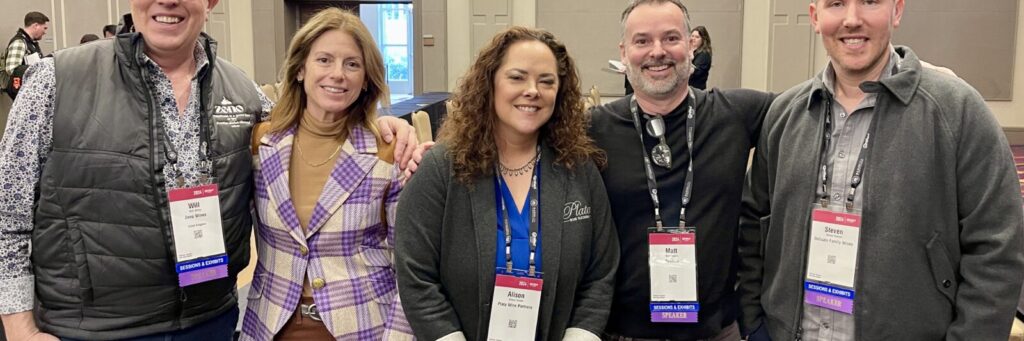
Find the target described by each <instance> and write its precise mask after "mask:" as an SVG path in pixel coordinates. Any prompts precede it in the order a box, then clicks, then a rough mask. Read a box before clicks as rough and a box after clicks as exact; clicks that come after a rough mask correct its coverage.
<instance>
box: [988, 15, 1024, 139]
mask: <svg viewBox="0 0 1024 341" xmlns="http://www.w3.org/2000/svg"><path fill="white" fill-rule="evenodd" d="M1021 21H1024V6H1018V7H1017V52H1016V60H1015V61H1014V63H1013V66H1014V67H1013V69H1014V70H1013V100H1012V101H1003V102H992V101H990V102H988V106H989V108H992V112H994V113H995V114H996V118H997V119H999V123H1000V124H1002V125H1003V127H1008V128H1009V127H1012V128H1024V24H1022V23H1021Z"/></svg>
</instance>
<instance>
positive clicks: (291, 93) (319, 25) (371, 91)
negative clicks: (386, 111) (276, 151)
mask: <svg viewBox="0 0 1024 341" xmlns="http://www.w3.org/2000/svg"><path fill="white" fill-rule="evenodd" d="M331 30H341V31H342V32H345V33H347V34H348V35H350V36H352V39H354V40H355V41H356V44H357V45H358V46H359V49H360V50H362V53H363V65H364V67H365V72H366V77H365V79H366V84H365V86H366V90H362V92H360V93H359V97H358V98H357V99H356V101H355V102H353V103H352V105H351V106H350V107H349V108H348V113H347V114H346V115H345V118H344V120H345V127H346V130H349V129H352V128H353V127H355V126H356V125H358V124H363V125H364V126H366V127H367V128H369V129H371V130H373V131H376V127H375V125H374V120H375V119H376V118H377V103H379V102H380V100H381V99H382V98H387V97H388V85H387V81H386V80H385V78H384V77H385V75H384V58H383V57H381V54H380V50H379V49H377V44H376V43H374V41H373V36H371V35H370V31H369V30H368V29H366V25H363V22H362V21H360V20H359V17H358V16H356V15H354V14H352V12H349V11H345V10H341V9H338V8H327V9H324V10H322V11H320V12H318V13H317V14H316V15H314V16H313V17H312V18H310V19H309V21H308V22H306V24H305V25H303V26H302V28H300V29H299V31H298V32H296V33H295V36H294V37H292V41H291V44H289V46H288V54H287V56H286V57H285V62H284V66H283V67H282V68H281V75H280V77H281V83H280V87H279V92H278V94H279V95H280V101H279V102H277V104H275V105H274V110H272V111H271V112H270V117H271V126H270V132H272V133H276V132H280V131H283V130H285V129H288V128H289V127H291V126H293V125H296V124H298V123H299V120H300V119H301V118H302V114H303V112H304V111H305V110H306V91H305V90H304V89H303V87H302V83H300V82H299V81H298V77H299V71H301V70H302V68H303V67H304V66H305V65H306V58H307V57H309V53H310V49H312V47H313V42H315V41H316V40H317V39H318V38H320V36H322V35H323V34H324V33H326V32H328V31H331ZM360 86H362V85H360ZM339 138H341V136H339Z"/></svg>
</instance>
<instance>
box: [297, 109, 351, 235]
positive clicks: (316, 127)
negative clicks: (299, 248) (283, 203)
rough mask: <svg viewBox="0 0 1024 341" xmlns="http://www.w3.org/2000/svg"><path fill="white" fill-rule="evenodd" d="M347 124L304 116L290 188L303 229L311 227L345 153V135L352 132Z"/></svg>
mask: <svg viewBox="0 0 1024 341" xmlns="http://www.w3.org/2000/svg"><path fill="white" fill-rule="evenodd" d="M344 124H345V121H344V120H338V121H335V122H330V123H324V122H320V121H318V120H316V119H314V118H312V117H310V116H309V115H302V119H301V120H300V121H299V129H298V130H297V131H296V132H295V144H294V145H293V146H292V160H291V167H289V171H288V173H289V177H288V189H290V190H291V193H292V203H293V204H294V205H295V213H296V214H298V216H299V225H301V226H302V230H303V231H307V230H308V228H309V220H310V219H311V218H312V217H313V208H314V207H316V202H317V200H319V199H320V193H321V192H323V189H324V184H325V183H327V179H328V177H330V176H331V171H332V170H334V164H335V161H337V159H338V155H341V151H340V150H339V148H340V146H341V144H342V143H344V141H345V140H344V139H345V136H344V135H346V134H348V132H347V131H345V126H344ZM328 159H329V160H328Z"/></svg>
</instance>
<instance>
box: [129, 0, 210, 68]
mask: <svg viewBox="0 0 1024 341" xmlns="http://www.w3.org/2000/svg"><path fill="white" fill-rule="evenodd" d="M217 2H219V0H130V4H131V9H132V21H133V22H134V24H135V30H136V31H138V32H140V33H142V38H143V39H144V40H145V42H146V52H147V53H152V54H156V55H177V54H179V53H180V54H185V53H189V54H190V53H192V49H193V48H195V43H196V39H197V38H198V37H199V32H202V30H203V25H204V24H206V16H207V13H208V11H209V10H210V9H212V8H213V7H214V6H216V5H217Z"/></svg>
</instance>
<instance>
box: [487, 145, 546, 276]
mask: <svg viewBox="0 0 1024 341" xmlns="http://www.w3.org/2000/svg"><path fill="white" fill-rule="evenodd" d="M534 162H535V164H534V166H533V177H531V179H530V194H529V195H528V196H527V198H528V199H532V200H531V202H530V269H529V271H530V272H529V275H530V277H533V276H535V274H536V269H537V266H536V264H537V263H536V260H535V256H536V254H537V239H538V238H540V237H539V236H538V233H539V232H540V220H539V219H538V217H537V211H538V210H539V209H540V208H539V207H538V206H540V189H539V182H540V145H537V159H536V161H534ZM494 176H495V177H497V178H498V182H500V183H501V186H502V187H505V188H508V184H506V183H505V179H504V178H502V176H501V172H500V171H499V170H498V166H497V165H495V166H494ZM511 192H512V189H509V193H511ZM498 198H500V199H499V200H501V203H500V204H501V206H500V207H499V209H500V210H501V217H502V223H503V225H504V228H505V271H507V272H508V273H512V224H510V223H509V219H508V210H509V209H508V203H507V202H505V196H504V195H502V194H500V193H499V195H498ZM513 205H514V203H513Z"/></svg>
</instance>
